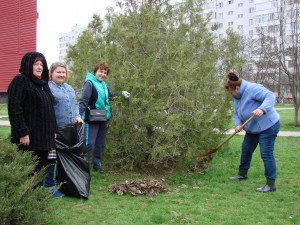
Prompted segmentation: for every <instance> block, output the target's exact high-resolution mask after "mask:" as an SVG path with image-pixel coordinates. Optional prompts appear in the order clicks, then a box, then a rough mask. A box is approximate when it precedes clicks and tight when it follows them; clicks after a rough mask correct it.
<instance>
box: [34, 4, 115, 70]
mask: <svg viewBox="0 0 300 225" xmlns="http://www.w3.org/2000/svg"><path fill="white" fill-rule="evenodd" d="M108 6H112V7H114V6H115V2H114V0H37V11H38V13H39V18H38V20H37V51H38V52H41V53H43V54H44V55H45V57H46V59H47V62H48V64H49V66H50V64H51V63H53V62H55V61H57V60H59V38H60V35H61V34H62V33H66V32H69V31H71V29H72V27H73V26H75V25H76V24H78V25H83V26H87V25H88V23H89V22H90V21H91V20H92V18H93V14H94V13H97V14H100V16H101V18H103V17H104V15H105V14H106V8H107V7H108Z"/></svg>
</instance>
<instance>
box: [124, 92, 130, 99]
mask: <svg viewBox="0 0 300 225" xmlns="http://www.w3.org/2000/svg"><path fill="white" fill-rule="evenodd" d="M122 95H123V96H124V97H125V98H129V97H130V93H129V92H128V91H122Z"/></svg>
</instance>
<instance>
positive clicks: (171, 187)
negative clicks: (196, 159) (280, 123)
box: [46, 136, 300, 225]
mask: <svg viewBox="0 0 300 225" xmlns="http://www.w3.org/2000/svg"><path fill="white" fill-rule="evenodd" d="M242 138H243V137H242V136H235V137H234V138H233V139H232V140H231V142H230V143H229V144H228V145H227V146H226V147H224V148H222V149H221V150H220V151H219V152H218V153H217V154H216V156H215V158H214V159H213V160H212V162H211V163H210V164H209V171H208V173H206V174H204V175H203V174H188V173H185V172H181V173H176V174H173V175H169V176H167V177H166V178H165V183H166V184H167V191H165V192H162V193H160V194H159V195H157V196H155V197H153V198H149V197H146V196H135V197H134V196H131V195H129V194H125V195H123V196H118V195H117V194H115V193H111V192H109V191H108V186H109V185H110V184H112V183H117V182H125V180H130V179H133V178H136V177H139V175H137V174H133V173H132V174H130V173H129V174H110V173H108V174H105V175H101V174H96V173H92V180H91V189H90V196H89V200H81V199H75V198H70V197H63V198H51V199H50V202H49V204H50V205H51V207H52V208H53V209H52V213H51V215H50V217H49V218H47V221H46V224H49V225H64V224H66V225H69V224H72V225H77V224H78V225H81V224H89V225H98V224H107V225H127V224H128V225H134V224H136V225H140V224H143V225H148V224H149V225H150V224H167V225H172V224H216V225H219V224H224V225H227V224H228V225H233V224H236V225H239V224H247V225H248V224H250V225H251V224H253V225H254V224H264V225H282V224H285V225H289V224H300V204H299V202H300V191H299V186H300V180H299V174H298V172H299V171H300V164H299V160H300V154H299V150H300V149H299V144H300V138H295V137H279V138H278V139H277V142H276V151H275V157H276V159H277V170H278V172H277V175H278V179H277V192H273V193H267V194H264V193H257V192H255V188H257V187H260V186H262V185H264V184H265V177H264V172H263V164H262V161H261V159H260V156H259V151H256V152H255V154H254V158H253V162H252V168H251V169H250V170H249V179H248V180H246V181H231V180H229V179H228V178H229V177H230V176H232V175H236V173H237V167H238V164H239V154H240V145H241V142H242Z"/></svg>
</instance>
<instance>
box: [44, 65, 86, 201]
mask: <svg viewBox="0 0 300 225" xmlns="http://www.w3.org/2000/svg"><path fill="white" fill-rule="evenodd" d="M49 78H50V80H49V87H50V90H51V92H52V95H53V97H54V104H53V106H54V111H55V117H56V124H57V127H58V128H59V127H63V126H66V125H70V124H75V123H84V122H83V120H82V119H81V117H80V115H79V107H78V103H77V100H76V94H75V90H74V88H73V87H72V86H71V85H69V84H67V83H66V82H67V80H68V70H67V65H66V64H65V63H64V62H54V63H53V64H52V65H51V67H50V71H49ZM51 153H52V154H51V158H50V159H49V160H50V165H49V166H48V168H47V176H46V179H45V183H44V186H46V187H48V188H49V190H50V192H51V193H53V195H54V196H56V197H62V196H64V194H63V193H61V192H60V191H59V190H57V191H55V189H56V187H55V186H56V184H57V183H58V182H59V181H58V180H56V179H57V177H55V179H54V176H53V175H54V166H55V164H56V158H57V155H56V150H52V152H51Z"/></svg>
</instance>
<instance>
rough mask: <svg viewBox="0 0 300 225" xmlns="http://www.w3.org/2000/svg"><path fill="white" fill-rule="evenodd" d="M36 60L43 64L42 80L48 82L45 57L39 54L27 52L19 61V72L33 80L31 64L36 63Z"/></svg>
mask: <svg viewBox="0 0 300 225" xmlns="http://www.w3.org/2000/svg"><path fill="white" fill-rule="evenodd" d="M36 58H39V59H40V60H41V61H42V63H43V73H42V79H43V80H46V81H48V80H49V70H48V65H47V61H46V59H45V56H44V55H43V54H42V53H39V52H27V53H26V54H25V55H24V56H23V58H22V61H21V65H20V69H19V72H20V73H21V74H23V75H25V76H27V77H29V78H31V79H32V78H33V76H34V75H33V64H34V63H35V61H36Z"/></svg>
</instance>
